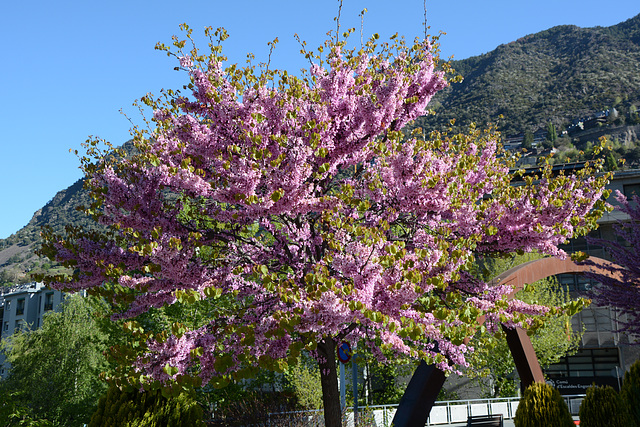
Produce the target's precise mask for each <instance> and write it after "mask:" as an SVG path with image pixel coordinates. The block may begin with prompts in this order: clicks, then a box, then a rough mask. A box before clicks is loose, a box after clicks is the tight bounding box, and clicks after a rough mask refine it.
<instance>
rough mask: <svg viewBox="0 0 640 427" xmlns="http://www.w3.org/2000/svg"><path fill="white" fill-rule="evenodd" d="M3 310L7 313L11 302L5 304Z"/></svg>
mask: <svg viewBox="0 0 640 427" xmlns="http://www.w3.org/2000/svg"><path fill="white" fill-rule="evenodd" d="M4 309H5V310H6V311H7V312H8V311H9V310H11V301H7V303H6V304H5V307H4Z"/></svg>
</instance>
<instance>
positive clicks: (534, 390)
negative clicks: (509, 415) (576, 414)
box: [513, 383, 575, 427]
mask: <svg viewBox="0 0 640 427" xmlns="http://www.w3.org/2000/svg"><path fill="white" fill-rule="evenodd" d="M513 422H514V424H515V427H541V426H544V427H575V424H574V422H573V418H572V417H571V413H570V412H569V407H568V406H567V404H566V402H565V401H564V399H563V398H562V395H560V392H559V391H558V390H556V389H555V388H553V387H551V386H550V385H548V384H543V383H533V384H532V385H530V386H529V387H527V389H526V390H525V391H524V394H523V396H522V399H520V403H519V404H518V410H517V411H516V416H515V418H514V419H513Z"/></svg>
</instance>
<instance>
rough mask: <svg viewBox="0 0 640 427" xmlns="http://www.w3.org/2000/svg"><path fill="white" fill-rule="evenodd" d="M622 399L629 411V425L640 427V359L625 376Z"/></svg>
mask: <svg viewBox="0 0 640 427" xmlns="http://www.w3.org/2000/svg"><path fill="white" fill-rule="evenodd" d="M620 398H621V399H622V401H623V402H624V404H625V406H626V407H627V409H628V411H629V418H630V419H629V425H630V426H636V427H640V359H638V360H636V361H635V363H634V364H633V365H631V368H629V370H628V371H627V372H626V373H625V374H624V379H623V380H622V389H621V390H620Z"/></svg>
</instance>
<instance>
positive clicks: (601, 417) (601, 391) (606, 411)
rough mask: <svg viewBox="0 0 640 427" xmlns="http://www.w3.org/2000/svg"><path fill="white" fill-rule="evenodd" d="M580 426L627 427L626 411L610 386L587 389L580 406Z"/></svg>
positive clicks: (616, 393)
mask: <svg viewBox="0 0 640 427" xmlns="http://www.w3.org/2000/svg"><path fill="white" fill-rule="evenodd" d="M580 426H581V427H601V426H607V427H627V426H629V423H628V415H627V410H626V408H625V405H624V403H623V402H622V399H621V398H620V396H619V395H618V392H616V391H615V390H614V389H613V388H612V387H610V386H604V387H598V386H595V385H593V386H591V387H589V388H588V389H587V396H586V397H585V398H584V400H583V401H582V404H581V405H580Z"/></svg>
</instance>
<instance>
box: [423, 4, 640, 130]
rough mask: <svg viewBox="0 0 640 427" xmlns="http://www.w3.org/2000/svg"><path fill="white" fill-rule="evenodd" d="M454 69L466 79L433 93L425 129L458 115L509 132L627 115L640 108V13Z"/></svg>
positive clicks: (529, 40)
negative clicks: (608, 113) (612, 112)
mask: <svg viewBox="0 0 640 427" xmlns="http://www.w3.org/2000/svg"><path fill="white" fill-rule="evenodd" d="M452 66H453V68H454V69H455V70H456V72H457V73H459V74H460V75H461V76H462V77H463V78H464V80H463V81H462V83H457V84H452V85H451V86H450V87H449V88H447V89H446V90H444V91H442V92H441V93H440V94H438V95H437V96H436V97H435V99H434V100H433V105H434V106H435V111H436V114H435V115H434V116H428V117H425V118H423V119H422V120H420V123H419V125H420V126H422V127H423V128H425V129H430V128H434V127H435V128H443V127H445V126H447V124H448V123H449V121H450V119H453V118H455V119H456V125H457V126H460V127H466V126H468V125H469V124H470V123H471V122H475V123H478V124H479V125H484V124H486V123H488V122H493V123H496V122H498V123H499V129H500V130H502V131H503V132H504V133H506V134H507V135H509V134H517V133H523V132H525V131H531V132H534V131H535V130H537V129H538V128H542V127H544V126H546V125H547V124H548V123H549V122H551V123H553V124H554V125H555V126H556V127H557V128H559V129H563V128H565V127H567V125H568V124H569V123H570V122H571V120H572V119H574V118H579V117H583V116H588V115H590V114H593V113H595V112H597V111H601V110H606V109H608V108H611V107H615V108H616V109H617V110H618V111H619V112H620V113H621V116H624V115H625V114H626V113H628V110H629V108H632V109H633V108H634V107H640V72H639V70H640V15H638V16H635V17H634V18H631V19H629V20H627V21H625V22H622V23H620V24H618V25H614V26H611V27H595V28H579V27H576V26H558V27H554V28H551V29H549V30H546V31H542V32H539V33H537V34H532V35H528V36H526V37H523V38H521V39H518V40H516V41H514V42H511V43H508V44H505V45H501V46H498V47H497V48H496V49H495V50H493V51H492V52H489V53H487V54H484V55H480V56H475V57H472V58H468V59H464V60H460V61H453V62H452ZM632 106H633V107H632ZM500 115H502V116H503V118H502V119H499V116H500Z"/></svg>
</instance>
